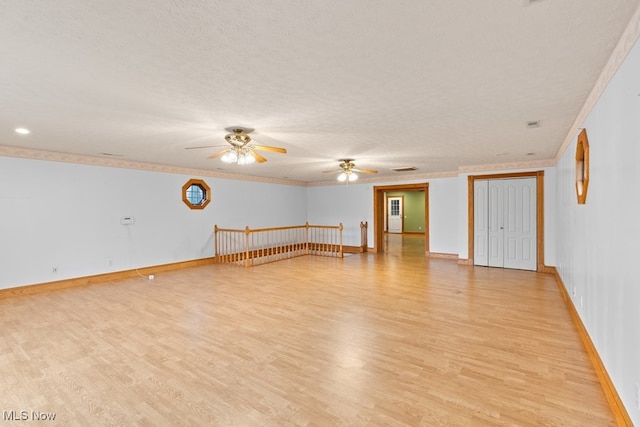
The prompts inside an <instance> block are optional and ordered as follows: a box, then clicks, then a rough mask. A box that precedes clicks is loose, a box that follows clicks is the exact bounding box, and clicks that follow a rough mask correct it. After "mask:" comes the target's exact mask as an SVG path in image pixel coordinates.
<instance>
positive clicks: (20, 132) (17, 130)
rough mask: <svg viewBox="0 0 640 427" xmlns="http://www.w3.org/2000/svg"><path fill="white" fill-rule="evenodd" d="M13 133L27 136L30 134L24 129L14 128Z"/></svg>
mask: <svg viewBox="0 0 640 427" xmlns="http://www.w3.org/2000/svg"><path fill="white" fill-rule="evenodd" d="M15 131H16V133H19V134H20V135H29V134H30V133H31V131H30V130H29V129H26V128H16V129H15Z"/></svg>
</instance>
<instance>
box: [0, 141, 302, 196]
mask: <svg viewBox="0 0 640 427" xmlns="http://www.w3.org/2000/svg"><path fill="white" fill-rule="evenodd" d="M0 156H4V157H19V158H23V159H32V160H45V161H51V162H63V163H76V164H81V165H89V166H102V167H109V168H120V169H137V170H142V171H148V172H162V173H173V174H179V175H190V176H207V177H213V178H224V179H232V180H240V181H252V182H261V183H265V184H284V185H294V186H298V187H305V186H306V185H307V183H306V182H302V181H290V180H286V179H278V178H265V177H260V176H250V175H236V174H231V173H226V172H217V171H211V170H206V169H195V168H184V167H179V166H168V165H160V164H155V163H145V162H137V161H132V160H124V159H117V158H105V157H96V156H86V155H83V154H71V153H60V152H56V151H46V150H34V149H31V148H21V147H13V146H8V145H0Z"/></svg>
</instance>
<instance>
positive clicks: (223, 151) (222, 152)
mask: <svg viewBox="0 0 640 427" xmlns="http://www.w3.org/2000/svg"><path fill="white" fill-rule="evenodd" d="M227 151H229V149H228V148H225V149H224V150H220V151H218V152H217V153H216V154H214V155H212V156H209V157H207V158H208V159H215V158H216V157H220V156H222V155H223V154H224V153H226V152H227Z"/></svg>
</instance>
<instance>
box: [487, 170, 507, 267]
mask: <svg viewBox="0 0 640 427" xmlns="http://www.w3.org/2000/svg"><path fill="white" fill-rule="evenodd" d="M503 187H504V186H503V183H502V181H499V180H492V181H489V212H488V216H489V266H490V267H504V197H503V189H504V188H503Z"/></svg>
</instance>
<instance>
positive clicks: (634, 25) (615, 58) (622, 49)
mask: <svg viewBox="0 0 640 427" xmlns="http://www.w3.org/2000/svg"><path fill="white" fill-rule="evenodd" d="M639 36H640V6H638V8H637V9H636V11H635V13H634V14H633V16H632V17H631V20H630V21H629V25H627V28H626V29H625V30H624V32H623V33H622V36H621V37H620V40H619V41H618V44H617V45H616V47H615V48H614V49H613V52H612V53H611V56H610V57H609V60H608V61H607V64H606V65H605V67H604V69H603V70H602V72H601V73H600V77H598V80H596V84H595V85H594V86H593V89H592V90H591V93H589V96H588V97H587V100H586V101H585V102H584V105H583V106H582V109H581V110H580V112H579V113H578V116H577V117H576V119H575V121H574V122H573V125H571V128H569V132H568V133H567V136H566V138H565V140H564V142H563V143H562V145H561V146H560V148H559V149H558V152H557V153H556V156H555V159H554V162H555V164H557V163H558V162H559V161H560V158H561V157H562V155H563V154H564V152H565V151H566V150H567V148H568V147H569V145H571V143H572V142H573V141H575V140H576V137H577V135H578V132H579V131H580V129H581V128H582V127H583V123H584V122H585V120H586V119H587V117H588V116H589V114H590V113H591V111H592V110H593V108H594V107H595V105H596V103H597V102H598V100H599V99H600V97H601V96H602V94H603V93H604V91H605V89H606V88H607V85H608V84H609V82H610V81H611V79H612V78H613V76H615V74H616V72H617V71H618V69H619V68H620V65H622V63H623V62H624V60H625V59H626V57H627V55H628V54H629V52H630V51H631V49H632V48H633V46H634V45H635V43H636V41H637V40H638V37H639ZM555 164H554V165H555Z"/></svg>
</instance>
